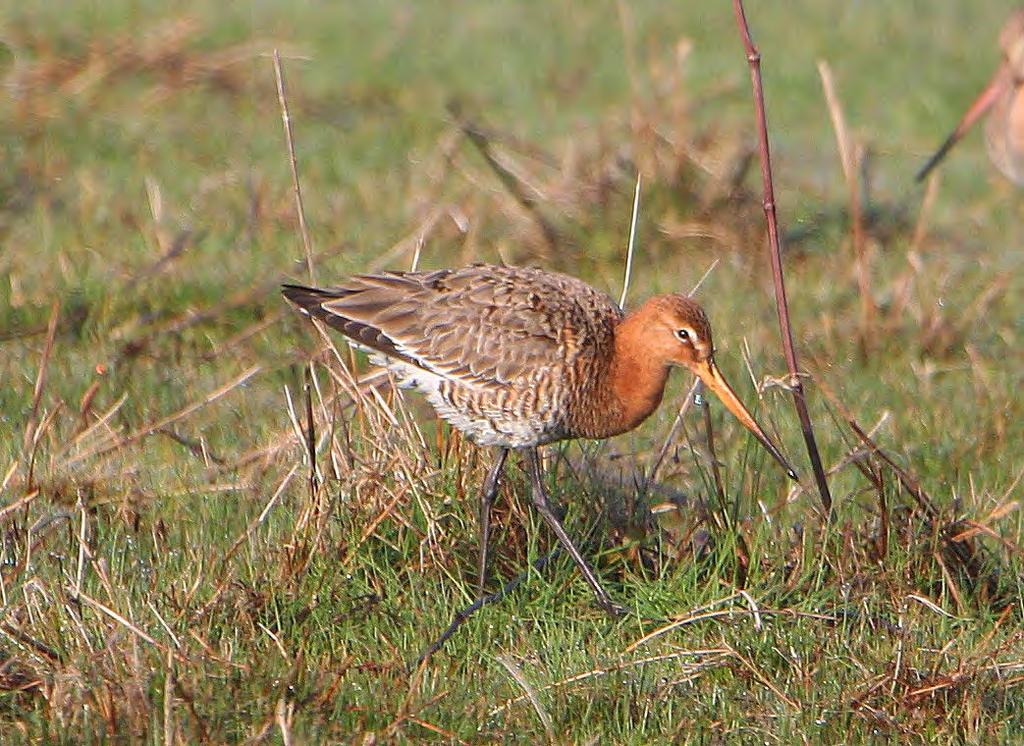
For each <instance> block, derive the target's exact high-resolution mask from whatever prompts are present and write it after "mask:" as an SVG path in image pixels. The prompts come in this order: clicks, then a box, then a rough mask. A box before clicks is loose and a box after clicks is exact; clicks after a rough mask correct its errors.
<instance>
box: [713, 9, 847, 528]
mask: <svg viewBox="0 0 1024 746" xmlns="http://www.w3.org/2000/svg"><path fill="white" fill-rule="evenodd" d="M733 9H734V10H735V12H736V24H737V25H738V26H739V30H740V36H741V37H742V39H743V46H744V48H745V49H746V52H747V62H748V63H749V64H750V83H751V86H752V87H753V89H754V90H753V92H754V108H755V110H756V114H757V133H758V154H759V155H760V159H761V177H762V181H763V188H764V202H763V206H764V215H765V220H766V221H767V223H768V245H769V249H770V255H771V264H772V280H773V281H774V285H775V306H776V310H777V311H778V314H779V329H780V331H781V333H782V350H783V354H784V355H785V358H786V365H787V366H788V367H789V378H790V381H789V383H790V390H791V391H792V392H793V404H794V406H795V407H796V413H797V417H799V419H800V429H801V430H802V431H803V435H804V443H805V444H806V445H807V455H808V457H810V460H811V469H812V470H813V471H814V480H815V482H817V485H818V493H819V494H820V495H821V504H822V506H823V507H824V508H825V515H826V517H827V518H829V519H831V517H832V495H831V493H830V492H829V489H828V480H827V479H826V478H825V469H824V467H823V466H822V463H821V455H820V454H819V453H818V446H817V443H816V442H815V439H814V427H813V425H812V424H811V416H810V414H809V413H808V411H807V400H806V399H805V398H804V390H803V384H802V383H801V382H800V372H799V367H798V366H797V359H796V349H795V348H794V345H793V332H792V330H791V328H790V324H789V305H788V304H787V302H786V285H785V282H784V280H783V276H782V250H781V248H780V245H779V225H778V218H777V216H776V214H775V189H774V187H773V186H772V163H771V151H770V150H769V147H768V118H767V116H766V114H765V109H764V88H763V86H762V84H761V54H760V52H758V51H757V47H756V46H754V40H753V38H752V37H751V35H750V26H749V25H748V24H747V16H746V13H745V12H744V10H743V0H733Z"/></svg>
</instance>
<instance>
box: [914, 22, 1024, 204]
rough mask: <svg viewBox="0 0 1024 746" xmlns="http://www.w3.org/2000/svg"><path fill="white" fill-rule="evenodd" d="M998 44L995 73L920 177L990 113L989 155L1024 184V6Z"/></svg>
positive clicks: (997, 165)
mask: <svg viewBox="0 0 1024 746" xmlns="http://www.w3.org/2000/svg"><path fill="white" fill-rule="evenodd" d="M999 46H1000V47H1001V48H1002V51H1003V59H1002V62H1001V63H1000V64H999V67H998V68H997V69H996V72H995V74H994V75H993V76H992V79H991V80H990V81H989V83H988V85H987V86H986V87H985V89H984V90H983V91H982V92H981V94H980V95H979V96H978V97H977V98H976V99H975V100H974V103H972V104H971V105H970V107H969V108H968V109H967V112H966V113H965V114H964V116H963V118H962V119H961V120H960V123H959V124H957V126H956V129H954V130H953V133H952V134H951V135H950V136H949V137H948V138H946V141H945V142H944V143H942V147H940V148H939V149H938V150H937V151H936V152H935V155H933V156H932V157H931V158H929V159H928V162H927V163H926V164H925V165H924V167H923V168H922V169H921V170H920V171H919V172H918V173H917V179H918V181H920V180H922V179H923V178H924V177H925V176H927V175H928V173H929V172H930V171H931V170H932V169H933V168H934V167H935V166H936V165H937V164H938V163H939V161H941V160H942V159H943V157H945V155H946V153H948V152H949V151H950V149H951V148H952V147H953V146H954V145H956V143H957V142H958V141H959V140H960V138H961V137H963V136H964V135H965V134H966V133H967V131H968V130H969V129H970V128H971V127H972V126H973V125H974V123H975V122H977V121H978V120H979V119H980V118H981V117H982V116H984V115H985V114H986V113H988V120H987V121H986V123H985V144H986V147H987V149H988V157H989V159H990V160H991V161H992V163H993V164H994V165H995V167H996V168H998V169H999V170H1000V171H1001V172H1002V174H1003V175H1004V176H1005V177H1006V178H1008V179H1009V180H1010V181H1012V182H1014V183H1015V184H1022V185H1024V8H1020V9H1018V10H1016V11H1014V13H1013V14H1012V15H1011V16H1010V18H1009V20H1007V22H1006V24H1005V25H1004V26H1003V30H1002V32H1001V33H1000V34H999Z"/></svg>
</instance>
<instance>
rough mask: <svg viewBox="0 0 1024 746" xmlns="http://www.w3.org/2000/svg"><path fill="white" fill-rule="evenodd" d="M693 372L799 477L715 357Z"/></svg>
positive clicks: (783, 465) (769, 451)
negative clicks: (758, 422) (737, 392)
mask: <svg viewBox="0 0 1024 746" xmlns="http://www.w3.org/2000/svg"><path fill="white" fill-rule="evenodd" d="M693 372H694V373H696V374H697V375H698V376H700V380H702V381H703V382H704V385H705V386H707V387H708V388H709V389H711V391H713V392H714V393H715V395H716V396H717V397H718V398H719V399H721V400H722V403H723V404H724V405H725V406H726V408H728V410H729V411H730V412H732V413H733V415H734V416H735V417H736V419H737V420H739V421H740V422H741V423H742V424H743V426H744V427H745V428H747V430H749V431H750V432H751V433H753V434H754V437H755V438H757V440H758V442H759V443H760V444H761V445H762V446H764V448H765V450H766V451H768V453H770V454H771V455H772V457H773V458H774V459H775V460H776V461H778V462H779V465H781V466H782V468H783V469H785V470H786V474H788V475H789V477H790V479H797V475H796V472H795V471H794V470H793V467H792V466H790V465H789V462H788V461H786V457H785V456H783V455H782V451H780V450H779V449H778V447H777V446H776V445H775V444H774V443H772V441H771V439H770V438H769V437H768V436H767V434H765V431H764V430H762V429H761V426H760V425H758V424H757V420H755V419H754V416H753V415H752V414H750V410H748V409H747V408H746V407H745V406H743V402H741V401H740V398H739V397H738V396H736V392H735V391H733V390H732V386H730V385H729V382H728V381H726V380H725V377H724V376H723V375H722V371H720V370H719V369H718V366H717V365H715V361H714V359H713V358H708V359H707V360H704V361H702V362H699V363H697V364H696V365H694V366H693Z"/></svg>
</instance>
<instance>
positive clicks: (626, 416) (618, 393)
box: [592, 309, 669, 438]
mask: <svg viewBox="0 0 1024 746" xmlns="http://www.w3.org/2000/svg"><path fill="white" fill-rule="evenodd" d="M642 310H643V309H641V310H639V311H637V312H635V313H633V314H630V315H629V316H627V317H626V318H625V319H623V320H622V321H621V322H619V325H618V326H617V327H616V329H615V354H614V356H613V357H612V360H611V363H610V364H609V366H608V369H607V373H606V376H607V377H606V379H605V381H604V385H603V386H602V389H603V393H604V397H602V398H606V401H605V402H604V407H603V411H601V412H598V413H597V415H598V417H599V418H600V422H599V425H600V426H599V427H598V428H596V429H597V430H598V432H596V433H595V434H594V435H593V436H592V437H601V438H606V437H610V436H612V435H618V434H619V433H624V432H627V431H629V430H632V429H633V428H635V427H636V426H637V425H639V424H640V423H641V422H643V421H644V420H646V419H647V418H648V417H649V416H650V414H651V413H652V412H653V411H654V410H655V409H657V408H658V405H659V404H660V403H661V397H662V395H663V394H664V392H665V382H666V381H667V380H668V371H669V366H668V365H667V364H666V363H665V361H664V360H659V359H657V358H655V357H653V356H652V355H651V354H650V353H649V351H647V350H646V349H645V348H646V345H645V344H644V343H643V338H644V335H645V333H646V332H648V330H649V320H648V319H646V317H645V314H643V313H642Z"/></svg>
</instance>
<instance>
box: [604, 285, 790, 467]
mask: <svg viewBox="0 0 1024 746" xmlns="http://www.w3.org/2000/svg"><path fill="white" fill-rule="evenodd" d="M622 332H623V333H624V334H625V336H626V337H627V338H628V346H629V348H631V350H630V351H627V350H623V349H620V354H621V353H625V354H643V355H645V356H646V357H647V362H648V363H649V364H651V365H653V366H655V367H663V368H668V367H672V366H678V367H683V368H687V369H688V370H690V371H691V372H693V373H695V374H696V375H697V376H699V377H700V379H701V380H702V381H703V382H704V385H705V386H706V387H707V388H708V389H709V390H711V391H712V392H714V394H715V395H716V396H717V397H718V398H719V399H721V400H722V403H723V404H725V406H726V407H727V408H728V409H729V411H730V412H732V413H733V415H734V416H735V417H736V419H738V420H739V421H740V422H741V423H742V424H743V426H744V427H746V428H747V429H748V430H749V431H750V432H751V433H753V435H754V437H755V438H757V440H758V442H760V443H761V445H762V446H764V447H765V449H766V450H767V451H768V452H769V453H770V454H771V455H772V456H773V457H774V458H775V460H776V461H778V462H779V464H780V465H781V466H782V468H783V469H785V470H786V473H787V474H788V475H789V476H790V477H792V478H793V479H796V472H794V471H793V468H792V467H791V466H790V465H789V462H787V461H786V459H785V457H784V456H783V455H782V452H781V451H779V449H778V447H776V445H775V444H774V443H773V442H772V441H771V439H770V438H769V437H768V436H767V434H765V432H764V430H763V429H762V428H761V426H760V425H759V424H757V420H755V419H754V417H753V415H752V414H750V411H749V410H748V409H747V408H746V407H745V406H744V405H743V402H742V401H740V398H739V397H738V396H737V395H736V392H735V391H733V389H732V387H731V386H730V385H729V383H728V381H726V380H725V377H724V376H723V375H722V371H721V370H719V368H718V366H717V365H716V364H715V345H714V341H713V340H712V337H711V324H710V323H709V322H708V317H707V315H706V314H705V313H704V309H703V308H701V307H700V305H698V304H697V303H695V302H694V301H693V300H691V299H689V298H687V297H686V296H684V295H677V294H671V295H659V296H655V297H654V298H651V299H650V300H648V301H647V302H646V303H645V304H644V305H642V306H641V307H640V308H638V309H637V310H636V311H634V312H633V313H632V314H630V315H629V316H627V317H626V319H625V320H624V321H623V322H622ZM663 385H664V380H662V386H663ZM658 398H659V399H660V392H659V394H658Z"/></svg>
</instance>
